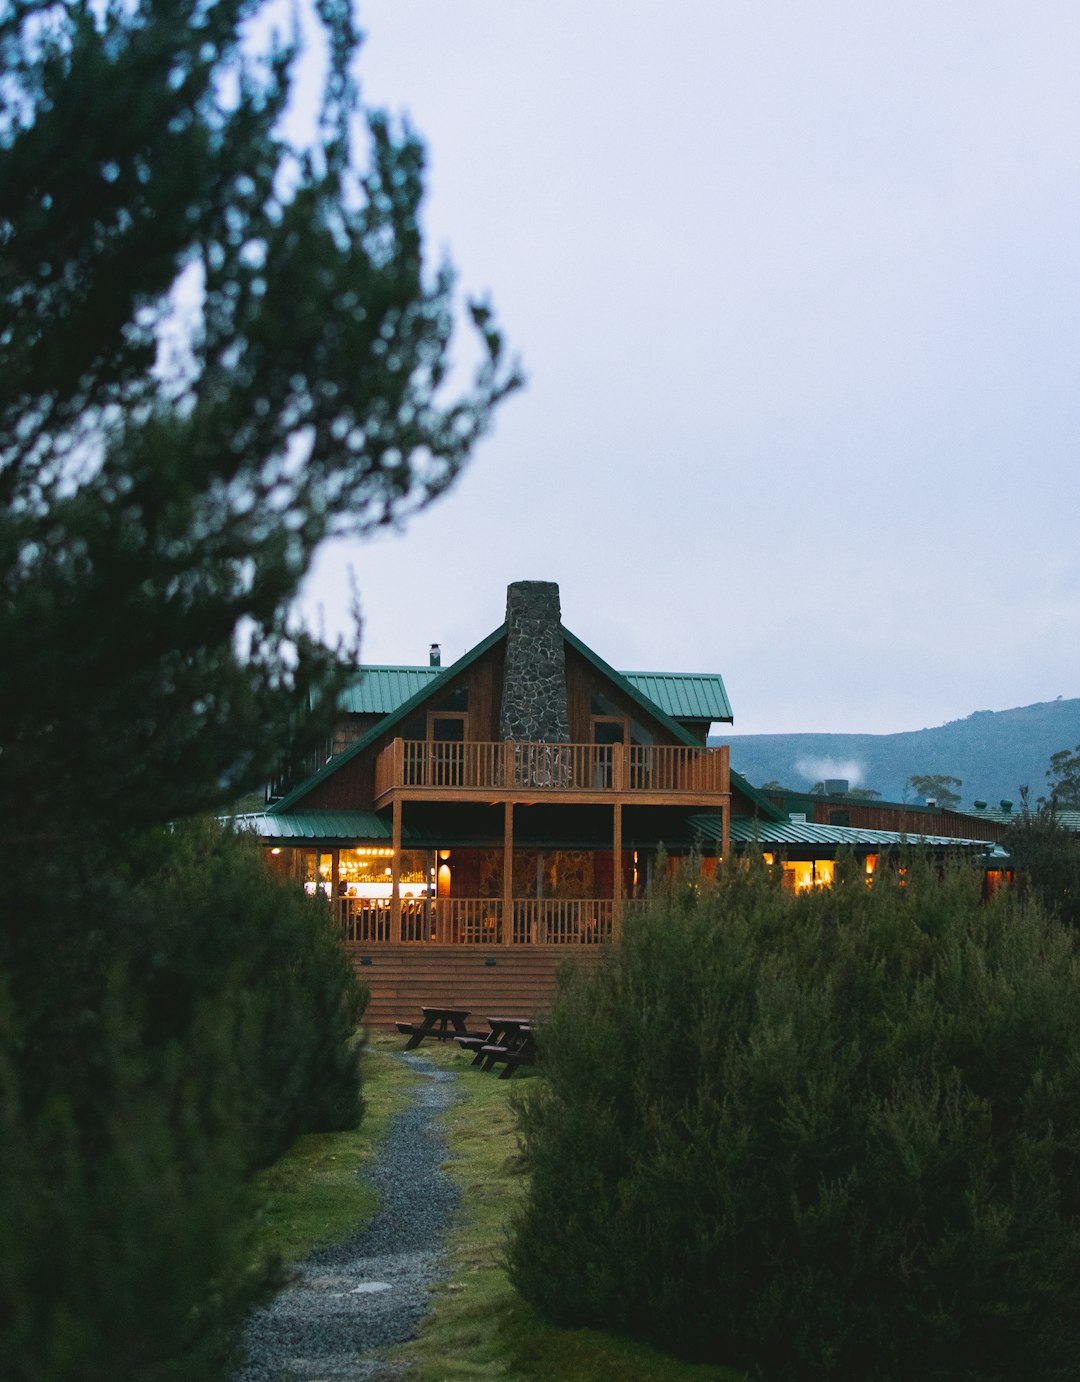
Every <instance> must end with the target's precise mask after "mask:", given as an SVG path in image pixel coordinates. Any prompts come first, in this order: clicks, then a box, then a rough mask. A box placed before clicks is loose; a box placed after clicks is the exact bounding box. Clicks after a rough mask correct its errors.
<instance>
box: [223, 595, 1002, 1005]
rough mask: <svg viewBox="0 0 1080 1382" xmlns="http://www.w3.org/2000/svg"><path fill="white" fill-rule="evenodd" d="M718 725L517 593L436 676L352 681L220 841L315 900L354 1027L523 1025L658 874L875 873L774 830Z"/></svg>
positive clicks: (790, 825) (874, 836) (842, 834)
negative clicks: (757, 858)
mask: <svg viewBox="0 0 1080 1382" xmlns="http://www.w3.org/2000/svg"><path fill="white" fill-rule="evenodd" d="M731 720H732V714H731V708H730V704H729V702H728V698H727V693H726V690H725V688H724V684H723V680H722V678H721V677H720V676H719V675H716V674H711V675H704V674H696V673H672V674H661V673H620V672H617V671H615V670H614V668H612V667H610V666H609V665H608V664H607V663H606V662H604V661H603V660H602V658H600V657H599V656H598V655H597V654H596V653H594V652H593V651H592V650H591V649H590V648H589V647H588V646H587V645H586V644H584V643H583V642H581V640H580V639H578V638H576V637H575V636H574V635H573V634H572V633H571V632H570V631H569V630H568V629H567V628H565V626H564V625H563V624H562V621H561V611H560V605H559V592H558V587H557V586H555V585H553V584H551V583H548V582H537V581H525V582H519V583H516V584H514V585H511V586H510V588H509V590H508V592H507V611H506V620H505V622H504V623H503V624H502V625H501V626H500V627H499V628H498V629H496V630H495V631H494V632H493V633H491V634H490V635H489V636H488V637H487V638H485V639H484V640H483V641H482V642H481V643H479V644H477V645H476V647H474V648H473V649H471V650H470V651H469V652H468V653H466V654H465V655H464V656H463V657H462V658H460V659H459V660H458V661H457V662H456V663H454V664H453V665H452V666H449V667H445V668H444V667H442V666H441V665H440V662H439V659H438V656H437V652H436V650H435V649H433V652H432V656H431V659H430V661H429V665H428V666H427V667H409V668H404V667H399V668H389V667H381V668H364V669H361V670H360V672H359V674H358V679H357V682H356V685H355V686H354V687H353V688H352V689H351V690H350V692H349V693H348V695H347V696H346V697H345V699H344V701H343V703H342V716H341V722H340V724H339V726H338V729H337V732H336V734H335V738H334V742H333V744H332V746H330V748H331V752H330V753H329V755H328V757H327V758H326V760H325V762H322V763H320V764H316V765H312V771H311V772H310V773H309V774H308V775H307V776H306V777H304V778H303V780H302V781H299V782H297V783H295V784H291V783H288V782H282V783H278V784H276V785H275V788H274V789H272V800H270V801H269V803H268V805H267V808H266V810H265V811H264V812H262V813H259V814H257V815H251V816H246V817H240V818H238V824H239V825H241V826H243V827H244V828H247V829H251V830H254V831H257V832H258V834H259V835H260V837H261V839H262V841H263V843H264V845H265V847H266V848H267V850H268V851H269V855H270V859H271V864H272V867H273V868H274V869H275V871H277V872H279V873H280V874H282V875H283V876H285V877H288V878H290V879H293V880H295V882H296V883H297V885H298V886H303V887H305V888H307V889H308V891H310V892H315V891H317V890H319V889H321V890H322V891H324V892H325V893H326V894H327V896H328V897H329V898H331V899H332V903H333V906H334V908H335V910H336V916H337V920H338V924H339V925H340V928H341V933H342V938H343V942H344V944H345V945H346V946H347V947H348V948H349V950H350V952H351V953H352V955H353V957H354V960H355V962H356V964H357V965H358V967H360V968H361V970H362V972H363V975H364V978H365V979H366V980H367V982H368V984H369V986H370V988H371V991H372V1004H371V1007H370V1009H369V1020H370V1021H372V1022H373V1023H374V1024H376V1025H386V1024H389V1023H392V1022H393V1021H394V1020H395V1019H396V1018H400V1017H402V1016H408V1015H410V1014H415V1012H416V1010H417V1009H418V1007H419V1006H420V1005H421V1004H429V1005H437V1006H444V1007H468V1008H472V1009H474V1010H476V1011H477V1012H479V1013H480V1015H481V1016H484V1015H487V1014H488V1013H490V1012H491V1011H494V1010H498V1009H502V1010H504V1011H507V1010H511V1011H519V1012H526V1013H532V1012H535V1011H537V1010H538V1009H540V1008H542V1007H543V1006H544V1004H545V1003H546V1002H547V1001H548V1000H549V998H550V995H551V993H552V992H553V990H554V984H555V972H556V969H557V967H558V966H559V965H560V964H561V963H563V962H565V960H566V959H567V958H571V957H572V958H573V959H575V960H576V961H577V962H579V963H595V962H596V961H597V960H599V959H600V957H601V956H602V954H603V949H604V947H605V946H606V945H608V944H610V943H612V942H615V941H617V939H618V937H619V933H620V929H621V926H622V922H623V918H624V916H625V915H626V913H627V911H628V909H630V908H633V907H636V906H640V905H641V904H642V903H643V901H644V899H645V897H646V894H647V891H648V887H649V883H650V879H651V878H652V877H653V875H654V872H655V870H656V868H657V866H658V860H659V859H660V858H662V857H666V858H667V859H668V860H669V861H676V860H678V858H679V856H681V855H685V854H686V853H688V852H689V851H691V850H694V851H696V852H698V853H699V854H700V856H701V858H702V866H703V868H704V869H705V870H706V871H711V870H713V869H714V868H715V866H716V862H717V861H718V860H719V859H720V858H723V857H724V856H726V855H727V854H728V853H729V851H730V850H731V849H732V848H735V849H743V850H746V849H759V850H761V851H762V852H764V853H766V854H769V852H770V851H772V852H775V853H776V855H777V856H778V857H781V856H782V858H783V861H784V867H785V869H786V870H788V871H789V872H790V882H791V885H792V886H794V887H804V886H815V885H820V884H821V883H822V882H826V881H828V878H829V877H831V862H829V861H831V860H833V859H835V857H836V852H837V850H838V849H842V848H850V849H854V850H855V851H856V852H859V851H860V850H861V853H862V856H863V857H864V858H865V859H866V860H868V861H869V860H871V859H872V860H873V861H875V862H876V859H877V858H878V856H879V853H880V852H881V851H883V850H887V849H889V848H890V847H891V846H894V845H895V844H896V842H897V840H898V838H899V837H898V836H897V835H896V834H892V835H890V834H889V833H888V832H885V831H880V830H877V831H875V830H869V831H866V830H863V831H860V830H858V829H848V830H846V831H845V830H844V829H843V828H842V827H838V826H827V825H820V824H814V825H813V826H812V827H811V826H808V825H807V824H806V823H805V822H804V823H800V822H798V821H792V820H791V819H790V817H789V815H786V814H785V812H784V811H783V809H782V808H781V806H779V805H778V804H777V803H775V802H773V801H770V800H769V799H768V798H767V797H765V796H763V795H762V794H761V793H759V792H756V791H755V790H754V789H753V788H752V787H750V786H749V784H748V783H746V782H744V781H743V780H742V779H741V778H739V777H738V776H737V775H735V774H732V772H731V770H730V763H729V752H728V748H727V746H726V745H720V746H718V747H710V746H709V745H708V744H707V742H706V741H707V737H708V733H709V729H710V726H712V725H715V724H717V723H718V722H719V723H725V722H726V723H730V722H731ZM945 843H950V842H949V841H946V842H945ZM967 843H968V844H969V845H975V844H976V842H974V841H970V840H969V841H968V842H967ZM977 847H979V848H982V847H983V846H982V843H981V842H979V843H978V846H977ZM787 878H788V874H787V873H785V880H787Z"/></svg>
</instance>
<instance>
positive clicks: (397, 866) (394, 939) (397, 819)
mask: <svg viewBox="0 0 1080 1382" xmlns="http://www.w3.org/2000/svg"><path fill="white" fill-rule="evenodd" d="M392 844H393V847H394V852H393V855H392V856H391V859H390V944H391V945H400V944H401V890H400V888H399V886H398V884H399V882H400V880H401V798H400V797H397V796H396V797H395V798H394V834H393V840H392Z"/></svg>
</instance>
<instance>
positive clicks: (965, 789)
mask: <svg viewBox="0 0 1080 1382" xmlns="http://www.w3.org/2000/svg"><path fill="white" fill-rule="evenodd" d="M709 742H710V743H718V744H719V743H726V744H730V745H731V766H732V768H733V769H734V770H735V771H736V772H738V773H741V774H742V776H743V777H745V778H747V779H748V781H750V782H751V783H752V784H753V785H754V786H755V787H760V786H761V785H762V784H763V783H765V782H780V783H782V784H783V785H784V786H785V787H788V788H791V789H793V790H801V791H807V790H809V788H811V787H812V786H813V785H814V784H815V783H816V782H820V781H822V780H823V779H826V778H846V779H847V780H848V781H849V782H850V784H851V786H852V787H862V788H871V789H873V790H875V791H878V792H880V793H881V795H882V797H883V798H884V799H885V800H886V801H902V800H903V799H904V796H905V792H906V793H907V796H908V799H909V800H917V799H918V798H916V797H914V796H913V794H912V793H911V792H910V790H909V789H907V781H908V779H909V778H910V777H911V776H912V775H914V774H917V773H943V774H948V775H950V776H952V777H958V778H959V779H960V780H961V782H962V783H963V786H962V787H961V788H960V789H959V790H960V795H961V799H962V805H963V806H964V807H970V806H971V805H972V804H973V802H974V801H976V800H983V801H989V802H991V803H996V802H997V801H999V800H1001V799H1005V800H1011V801H1014V802H1018V801H1019V795H1020V787H1021V786H1027V787H1029V788H1030V790H1031V797H1032V800H1033V801H1034V800H1035V799H1036V798H1037V797H1039V796H1041V795H1043V794H1044V793H1045V790H1046V770H1047V768H1048V766H1049V764H1050V755H1051V754H1053V753H1056V752H1057V751H1058V749H1064V748H1068V749H1071V748H1073V747H1074V746H1075V745H1077V744H1080V697H1075V698H1070V699H1066V698H1064V697H1058V698H1057V699H1056V700H1053V701H1036V702H1034V703H1033V704H1031V705H1025V706H1016V707H1014V708H1012V709H1009V710H974V711H972V712H971V714H970V715H967V716H965V717H964V718H963V719H959V720H949V721H947V722H946V723H945V724H943V725H935V726H933V727H932V728H928V729H911V730H900V731H898V732H897V733H895V734H843V733H839V734H838V733H828V734H818V733H813V732H803V733H798V734H736V733H725V734H722V735H717V736H711V737H710V740H709Z"/></svg>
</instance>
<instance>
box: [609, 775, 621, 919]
mask: <svg viewBox="0 0 1080 1382" xmlns="http://www.w3.org/2000/svg"><path fill="white" fill-rule="evenodd" d="M612 836H613V843H612V850H613V852H614V855H615V868H614V874H615V887H614V894H615V895H614V897H613V899H612V908H611V939H612V940H616V941H617V940H618V939H619V937H620V936H621V935H622V802H621V801H617V802H616V803H615V823H614V828H613V830H612Z"/></svg>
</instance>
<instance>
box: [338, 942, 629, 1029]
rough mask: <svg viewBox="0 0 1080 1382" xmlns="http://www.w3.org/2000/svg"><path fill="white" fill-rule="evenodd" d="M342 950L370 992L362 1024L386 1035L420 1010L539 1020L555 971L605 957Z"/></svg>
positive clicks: (592, 953)
mask: <svg viewBox="0 0 1080 1382" xmlns="http://www.w3.org/2000/svg"><path fill="white" fill-rule="evenodd" d="M345 948H346V950H347V951H348V953H349V955H350V957H351V958H352V961H353V964H354V965H355V966H356V972H357V973H358V974H359V976H360V978H361V979H363V981H364V983H365V984H367V986H368V989H369V991H370V994H371V998H370V1001H369V1003H368V1007H367V1012H366V1013H365V1015H364V1022H365V1025H367V1026H369V1027H374V1028H384V1029H390V1030H393V1029H394V1026H395V1023H397V1022H411V1021H415V1020H417V1019H418V1017H419V1013H420V1009H421V1007H425V1006H426V1007H440V1008H468V1009H469V1011H470V1012H471V1013H473V1014H474V1015H475V1016H477V1017H478V1018H479V1019H480V1020H481V1021H482V1020H483V1019H484V1018H485V1017H486V1016H487V1015H488V1014H489V1013H496V1012H500V1011H501V1012H508V1011H509V1012H521V1013H526V1014H528V1015H529V1016H537V1015H540V1014H542V1013H543V1012H544V1011H545V1009H546V1008H547V1007H549V1006H550V1004H551V1001H552V999H553V998H554V996H555V989H556V977H555V976H556V973H557V971H558V970H559V968H560V967H561V966H562V965H564V964H566V963H567V962H568V961H569V962H570V963H571V964H575V965H588V966H590V967H591V966H593V965H596V964H600V963H602V962H603V959H604V957H605V955H607V954H608V953H609V951H608V948H607V947H606V946H590V947H587V948H586V947H582V946H577V945H574V946H569V945H568V946H545V947H544V948H543V949H540V948H534V947H532V946H530V947H527V948H526V947H522V948H520V949H517V948H514V947H510V946H506V947H502V946H500V947H498V948H497V949H496V947H494V946H492V947H490V948H489V947H483V948H481V947H475V948H474V947H463V946H435V945H422V946H421V945H398V946H391V945H380V946H370V945H369V946H364V945H361V944H359V943H349V942H346V945H345ZM492 951H494V952H495V953H494V954H492V953H491V952H492ZM492 960H494V964H492V963H490V961H492Z"/></svg>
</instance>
